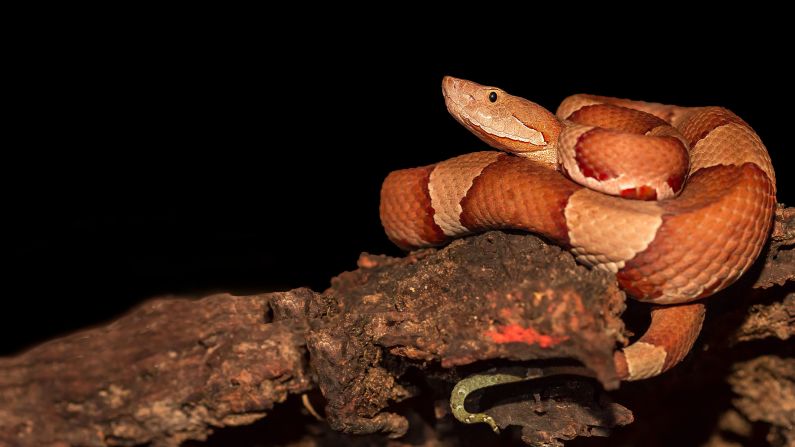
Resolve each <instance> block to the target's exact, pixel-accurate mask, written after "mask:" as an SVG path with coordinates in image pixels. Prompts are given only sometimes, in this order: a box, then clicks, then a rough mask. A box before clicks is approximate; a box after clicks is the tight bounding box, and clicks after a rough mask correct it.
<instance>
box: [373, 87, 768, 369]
mask: <svg viewBox="0 0 795 447" xmlns="http://www.w3.org/2000/svg"><path fill="white" fill-rule="evenodd" d="M443 94H444V97H445V101H446V103H447V108H448V110H449V111H450V113H451V114H452V115H453V117H454V118H455V119H456V120H458V121H459V122H460V123H461V124H463V125H464V126H465V127H467V128H468V129H469V130H470V131H472V132H473V133H474V134H475V135H477V136H478V137H479V138H481V139H482V140H483V141H485V142H486V143H488V144H490V145H491V146H493V147H495V148H498V149H501V150H503V151H506V152H510V154H509V153H505V152H496V151H487V152H475V153H470V154H466V155H462V156H459V157H455V158H452V159H449V160H446V161H443V162H440V163H436V164H434V165H430V166H425V167H420V168H413V169H404V170H399V171H395V172H392V173H390V174H389V176H388V177H387V178H386V180H385V181H384V184H383V187H382V190H381V207H380V212H381V221H382V223H383V226H384V228H385V230H386V233H387V235H388V236H389V238H390V239H391V240H392V241H394V242H395V243H396V244H398V245H399V246H401V247H404V248H415V247H424V246H432V245H439V244H442V243H444V242H446V241H448V240H449V239H451V238H455V237H459V236H462V235H466V234H469V233H473V232H478V231H484V230H489V229H520V230H526V231H530V232H533V233H536V234H540V235H543V236H545V237H546V238H548V239H550V240H552V241H555V242H556V243H558V244H560V245H562V246H564V247H567V248H569V249H570V250H571V252H572V253H573V254H574V255H575V257H576V258H577V260H578V261H580V262H581V263H583V264H586V265H589V266H592V267H594V268H599V269H604V270H608V271H611V272H614V273H615V274H616V276H617V278H618V281H619V283H620V285H621V286H622V288H623V289H624V290H625V291H626V292H627V293H628V294H630V295H632V296H633V297H635V298H636V299H638V300H641V301H647V302H651V303H655V304H659V305H660V306H655V308H654V309H653V310H652V321H651V325H650V327H649V329H648V330H647V332H646V333H645V334H644V335H643V336H642V337H641V338H640V339H639V340H638V341H636V342H635V343H633V344H631V345H630V346H628V347H626V348H624V349H623V350H620V351H618V352H616V354H615V367H616V370H617V372H618V375H619V377H621V378H622V379H624V380H637V379H643V378H647V377H651V376H654V375H657V374H659V373H661V372H663V371H665V370H667V369H669V368H671V367H672V366H673V365H675V364H676V363H677V362H679V361H680V360H681V359H682V358H683V357H684V356H685V355H686V354H687V352H688V351H689V350H690V348H691V347H692V345H693V343H694V341H695V339H696V337H697V336H698V333H699V331H700V329H701V324H702V321H703V318H704V307H703V305H702V304H701V303H700V302H697V301H696V302H694V301H695V300H699V299H701V298H704V297H707V296H709V295H711V294H713V293H715V292H717V291H719V290H721V289H723V288H725V287H727V286H729V285H730V284H731V283H732V282H734V281H735V280H736V279H737V278H739V277H740V276H741V275H742V274H743V273H744V272H745V271H746V270H747V269H748V267H749V266H750V265H751V264H752V263H753V262H754V260H755V259H756V258H757V256H758V255H759V252H760V250H761V249H762V246H763V245H764V243H765V241H766V239H767V237H768V234H769V231H770V227H771V222H772V215H773V211H774V207H775V193H776V188H775V174H774V172H773V167H772V165H771V163H770V158H769V156H768V154H767V150H766V149H765V146H764V145H763V144H762V142H761V140H760V138H759V137H758V136H757V134H756V133H755V132H754V130H753V129H752V128H751V127H750V126H748V124H746V123H745V122H744V121H743V120H742V119H740V118H739V117H737V116H736V115H735V114H734V113H732V112H731V111H729V110H727V109H724V108H721V107H678V106H671V105H663V104H656V103H647V102H640V101H630V100H623V99H616V98H608V97H599V96H592V95H575V96H571V97H569V98H567V99H566V100H564V101H563V102H562V103H561V105H560V107H559V108H558V111H557V114H556V115H553V114H552V113H550V112H548V111H547V110H545V109H544V108H542V107H541V106H539V105H537V104H535V103H532V102H530V101H528V100H526V99H523V98H519V97H516V96H512V95H509V94H507V93H505V92H504V91H502V90H500V89H498V88H494V87H487V86H482V85H479V84H476V83H474V82H470V81H465V80H461V79H456V78H452V77H446V78H445V79H444V81H443ZM688 153H689V159H688ZM573 180H574V181H573ZM575 181H576V182H578V183H575ZM685 183H686V185H685ZM683 185H685V186H683ZM610 194H612V195H610ZM652 199H658V200H652Z"/></svg>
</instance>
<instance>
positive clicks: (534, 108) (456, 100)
mask: <svg viewBox="0 0 795 447" xmlns="http://www.w3.org/2000/svg"><path fill="white" fill-rule="evenodd" d="M442 94H443V95H444V101H445V104H446V105H447V110H448V111H449V112H450V114H451V115H453V117H454V118H455V119H456V120H457V121H458V122H459V123H461V124H462V125H463V126H464V127H466V128H467V129H469V130H470V131H471V132H472V133H474V134H475V135H477V136H478V138H480V139H481V140H483V141H485V142H486V143H488V144H489V145H491V146H494V147H497V148H499V149H502V150H504V151H507V152H512V153H516V154H526V153H529V152H535V151H547V150H554V147H555V143H556V142H557V139H558V134H559V133H560V129H561V125H560V121H559V120H558V119H557V118H556V117H555V115H553V114H552V113H550V112H549V111H548V110H546V109H545V108H543V107H541V106H540V105H538V104H536V103H534V102H532V101H528V100H526V99H524V98H520V97H518V96H513V95H510V94H508V93H506V92H505V91H504V90H502V89H499V88H497V87H489V86H485V85H480V84H478V83H475V82H472V81H467V80H465V79H458V78H454V77H452V76H445V77H444V79H443V80H442Z"/></svg>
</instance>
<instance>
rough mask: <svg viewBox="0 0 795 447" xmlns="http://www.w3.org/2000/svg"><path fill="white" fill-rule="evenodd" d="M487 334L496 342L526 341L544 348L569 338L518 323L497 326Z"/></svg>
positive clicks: (486, 333)
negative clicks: (548, 333)
mask: <svg viewBox="0 0 795 447" xmlns="http://www.w3.org/2000/svg"><path fill="white" fill-rule="evenodd" d="M485 335H486V336H487V337H489V338H491V339H492V340H493V341H494V343H525V344H528V345H538V346H540V347H542V348H550V347H552V346H555V345H557V344H560V343H561V342H563V341H565V340H568V338H569V337H565V336H563V337H555V336H553V335H545V334H542V333H540V332H538V331H536V330H535V329H533V328H531V327H528V328H526V327H522V326H520V325H518V324H508V325H504V326H497V329H496V330H494V331H486V332H485Z"/></svg>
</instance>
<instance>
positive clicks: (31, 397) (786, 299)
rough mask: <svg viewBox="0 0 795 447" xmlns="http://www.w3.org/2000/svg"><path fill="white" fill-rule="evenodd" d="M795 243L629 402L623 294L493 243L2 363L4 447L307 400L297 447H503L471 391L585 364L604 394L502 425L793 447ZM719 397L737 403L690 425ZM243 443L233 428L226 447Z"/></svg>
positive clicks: (509, 414)
mask: <svg viewBox="0 0 795 447" xmlns="http://www.w3.org/2000/svg"><path fill="white" fill-rule="evenodd" d="M794 230H795V224H793V213H792V210H791V209H787V208H780V209H779V211H778V213H777V225H776V232H775V233H774V238H773V243H772V244H771V245H770V248H769V250H768V252H767V254H766V258H765V260H764V261H761V262H760V263H759V265H758V267H757V268H756V270H755V271H754V272H751V274H750V275H749V278H747V279H745V280H743V281H741V282H740V283H739V284H738V285H736V286H733V287H732V288H730V289H729V290H728V291H726V292H723V293H722V294H721V297H720V298H717V297H716V298H715V299H714V300H711V301H710V303H709V310H708V320H707V322H706V324H705V329H704V331H705V333H704V335H703V336H702V339H701V342H700V343H699V344H698V345H697V347H696V349H695V350H694V353H693V355H691V356H690V358H689V359H688V361H687V362H685V364H684V365H682V366H681V367H678V368H676V369H674V371H672V372H671V373H669V374H666V375H665V376H663V377H660V378H658V379H654V380H651V381H646V382H640V383H633V384H622V386H621V389H620V390H618V391H617V392H611V393H607V392H605V391H604V389H605V388H607V389H611V388H615V387H616V386H617V385H618V382H617V381H616V377H615V371H613V367H612V352H613V350H614V349H615V348H616V346H620V345H621V344H624V343H626V342H627V341H628V339H627V335H628V332H627V331H626V330H625V329H624V325H623V322H622V320H621V318H620V317H621V314H622V312H623V311H624V306H625V305H624V296H623V293H622V292H620V291H619V290H618V288H617V287H616V284H615V281H614V279H613V278H612V277H611V276H610V275H607V274H603V273H599V272H593V271H589V270H588V269H586V268H584V267H581V266H579V265H577V264H575V263H574V261H573V259H572V257H571V256H570V255H569V254H567V253H566V252H563V251H561V250H560V249H558V248H556V247H553V246H549V245H547V244H545V243H544V242H543V241H541V240H540V239H538V238H535V237H533V236H528V235H515V234H505V233H501V232H491V233H486V234H484V235H479V236H474V237H470V238H467V239H463V240H459V241H456V242H453V243H452V244H450V245H449V246H447V247H444V248H442V249H439V250H424V251H419V252H414V253H411V254H409V255H408V256H407V257H405V258H388V257H384V256H372V255H366V254H364V255H362V257H361V258H360V260H359V269H358V270H356V271H354V272H347V273H343V274H341V275H340V276H339V277H337V278H335V279H334V281H333V283H332V287H331V288H330V289H329V290H327V291H325V292H323V293H316V292H313V291H310V290H308V289H296V290H293V291H288V292H277V293H269V294H261V295H252V296H244V297H240V296H231V295H214V296H209V297H206V298H202V299H199V300H187V299H178V298H161V299H157V300H152V301H149V302H147V303H144V304H143V305H142V306H140V307H139V308H137V309H135V310H134V311H132V312H130V313H129V314H127V315H125V316H123V317H121V318H119V319H118V320H117V321H115V322H113V323H111V324H108V325H106V326H104V327H98V328H94V329H89V330H86V331H83V332H80V333H76V334H73V335H70V336H67V337H63V338H60V339H57V340H53V341H50V342H48V343H45V344H42V345H40V346H38V347H36V348H34V349H31V350H29V351H28V352H25V353H23V354H20V355H19V356H16V357H13V358H5V359H0V445H10V446H11V445H13V446H16V445H25V446H27V445H30V446H33V445H35V446H47V445H89V446H104V445H138V444H146V443H151V444H152V445H160V446H171V445H179V444H180V443H182V442H183V441H185V440H203V439H206V438H207V437H208V435H209V434H210V433H211V432H213V431H217V430H219V429H220V428H222V427H230V426H240V425H248V424H251V423H253V422H254V421H256V420H258V419H262V418H265V416H266V415H267V416H269V417H268V418H266V420H269V419H272V418H273V417H276V420H279V419H278V416H275V415H272V414H270V413H272V412H275V414H276V415H278V413H279V409H280V408H285V410H283V411H285V412H288V411H289V409H290V408H292V409H293V410H295V408H299V409H300V408H301V405H300V404H295V402H296V399H299V396H301V395H302V394H304V393H309V394H307V396H311V397H312V399H311V400H312V401H313V402H314V406H315V408H316V409H317V410H318V412H320V413H324V416H325V421H324V422H317V421H314V420H307V419H306V418H303V417H296V418H293V420H297V421H303V423H302V424H303V425H302V426H299V427H293V428H296V429H297V430H299V431H300V432H301V433H303V434H299V435H296V436H295V437H292V438H289V439H282V441H279V442H280V443H281V444H283V445H291V444H293V443H295V444H301V445H346V444H351V443H362V445H373V444H380V445H401V444H400V443H401V442H410V443H412V444H413V445H423V444H425V445H430V444H434V445H458V444H459V443H460V441H461V439H464V438H467V439H480V440H483V442H490V441H489V440H494V439H495V438H493V436H495V435H493V434H492V433H491V432H490V431H489V430H488V427H475V426H464V425H462V424H460V423H458V422H457V421H454V420H453V419H452V418H451V417H450V415H449V409H448V407H447V397H448V396H449V392H450V390H451V389H452V386H453V385H454V384H455V383H456V382H457V381H458V380H460V379H461V378H463V377H465V376H468V375H469V374H471V373H474V372H483V371H485V370H487V369H488V368H491V367H504V366H506V365H514V366H516V365H526V366H536V365H550V364H582V365H584V366H586V367H587V368H589V369H590V370H592V371H593V372H594V374H595V376H596V377H597V379H598V381H593V380H590V379H586V378H578V377H556V378H549V379H544V380H542V381H538V382H531V383H523V384H516V385H511V386H506V387H499V388H500V389H496V390H488V389H487V390H484V391H482V392H480V393H479V394H478V396H476V397H478V399H477V400H478V401H479V404H480V405H482V406H483V407H484V408H489V410H488V411H489V412H490V414H491V415H492V416H493V417H494V418H495V419H496V420H498V421H499V422H500V426H508V425H517V426H521V427H522V430H521V431H519V430H515V431H512V432H509V433H508V434H506V435H504V436H508V437H511V436H513V437H514V438H515V439H517V440H518V439H522V440H524V441H525V442H527V443H530V444H533V445H542V444H546V445H554V444H556V443H558V442H559V441H558V440H562V439H571V438H573V437H575V436H584V435H587V436H591V435H607V434H609V433H610V430H611V428H613V427H615V426H618V425H625V424H628V423H629V422H631V421H632V419H633V413H634V419H635V421H636V422H635V423H633V424H632V425H630V426H629V427H627V428H625V429H622V430H619V431H618V432H616V433H614V436H613V438H611V440H610V441H607V442H610V443H613V442H624V443H629V444H632V443H635V444H637V443H643V444H644V445H666V441H670V439H668V438H666V436H665V433H666V432H665V431H664V430H666V427H667V429H668V430H669V431H670V430H671V427H676V426H677V425H676V424H679V425H681V419H682V417H683V415H684V414H689V412H690V411H691V410H692V411H695V410H699V411H700V410H702V409H703V408H708V409H709V411H711V412H712V414H714V415H715V417H714V418H713V419H711V422H710V419H709V418H707V420H706V423H701V425H700V431H699V433H700V434H701V435H700V436H701V438H700V439H701V442H700V443H703V444H704V445H732V444H731V443H732V442H734V441H733V440H736V439H741V440H754V439H763V440H764V442H766V443H769V444H770V445H787V444H786V443H787V442H792V439H794V437H793V432H792V430H793V429H792V423H793V422H792V417H791V414H790V413H785V412H784V410H785V409H787V408H792V407H791V405H792V404H793V401H792V399H793V396H792V393H791V390H792V389H793V388H792V387H793V383H794V381H795V379H793V375H792V355H793V353H792V350H793V348H792V346H791V341H788V338H790V337H791V336H792V334H793V333H794V332H793V321H794V320H795V319H794V318H793V316H795V291H793V287H792V286H793V282H792V280H793V279H795V273H793V272H794V270H793V264H795V263H793V259H792V256H793V248H792V244H793V236H792V235H793V234H795V231H794ZM729 297H731V298H729ZM630 310H631V312H628V313H627V314H625V315H624V318H625V319H627V321H628V322H629V323H631V324H630V327H632V328H636V327H637V328H638V329H639V330H640V329H642V325H637V323H635V322H634V320H636V318H635V317H637V316H639V315H640V316H642V315H644V314H645V313H646V312H647V307H646V306H643V305H633V306H631V309H630ZM639 320H641V321H642V320H643V318H642V317H641V318H639ZM721 390H723V391H721ZM760 390H764V392H765V393H769V394H773V393H777V394H776V400H771V401H766V399H760V396H759V395H758V393H759V392H760ZM713 391H714V392H715V393H719V392H722V393H723V394H721V395H720V396H724V397H722V398H716V399H713V400H711V401H709V402H704V403H703V405H706V407H702V404H698V405H691V404H686V405H685V406H683V407H681V408H677V405H682V401H681V399H685V398H686V397H687V396H690V395H694V393H701V395H702V396H703V395H704V393H710V392H713ZM732 392H733V393H734V394H733V395H734V396H735V398H731V399H730V398H726V397H725V396H727V395H728V396H731V395H732V394H731V393H732ZM727 393H729V394H727ZM291 395H293V398H290V396H291ZM766 395H768V394H766ZM716 396H717V394H716ZM677 399H678V400H677ZM299 400H300V399H299ZM285 401H286V403H284V404H282V405H277V404H279V403H283V402H285ZM290 402H293V403H290ZM619 402H620V404H619ZM685 402H686V399H685ZM688 405H689V406H688ZM788 405H789V406H788ZM625 406H626V407H629V408H631V409H632V412H630V411H629V410H627V408H625ZM690 407H692V408H690ZM423 408H431V411H430V413H432V415H431V416H430V417H431V418H432V419H434V420H435V422H433V421H429V419H428V417H429V416H428V413H427V411H426V410H424V409H423ZM323 409H325V412H324V411H323ZM302 418H303V419H302ZM693 418H696V416H693ZM260 423H262V422H260ZM294 423H295V422H293V424H294ZM257 424H259V423H255V424H254V425H253V426H257ZM285 424H287V425H289V422H288V423H285ZM705 424H706V425H705ZM332 429H333V430H336V431H338V432H343V433H349V434H358V435H360V436H359V437H350V436H349V435H344V434H333V433H334V432H332V431H330V430H332ZM225 432H226V433H231V432H234V429H230V428H227V429H224V430H220V433H219V434H218V435H217V436H215V437H213V438H211V439H210V445H213V442H216V443H218V442H221V443H223V441H220V440H221V439H223V433H225ZM762 432H763V433H762ZM655 433H657V434H658V435H659V436H656V437H655ZM727 433H729V434H730V435H727ZM760 433H762V434H761V435H760ZM368 434H369V435H368ZM404 434H405V436H404V437H403V438H401V439H402V440H403V441H400V440H394V441H392V440H390V438H398V437H400V436H402V435H404ZM365 435H366V436H365ZM727 436H728V437H727ZM462 437H463V438H462ZM650 437H651V438H650ZM213 439H215V441H214V440H213ZM649 439H655V440H657V441H655V442H658V443H659V444H656V443H655V442H651V443H649V442H648V441H649ZM260 440H261V439H258V440H256V441H260ZM673 441H676V439H673ZM679 441H681V439H679ZM254 442H255V440H250V441H249V445H253V444H254ZM577 442H581V441H575V443H577ZM674 443H676V442H674ZM679 443H681V442H679ZM194 445H201V444H194ZM216 445H222V444H216ZM243 445H247V444H243ZM578 445H586V444H578ZM587 445H605V444H600V442H599V441H598V440H590V441H589V443H588V444H587ZM667 445H670V443H668V444H667ZM758 445H765V444H758Z"/></svg>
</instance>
